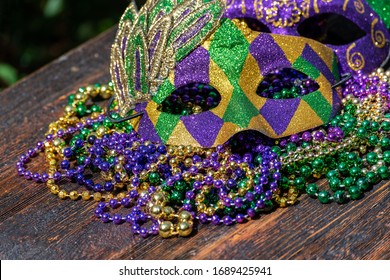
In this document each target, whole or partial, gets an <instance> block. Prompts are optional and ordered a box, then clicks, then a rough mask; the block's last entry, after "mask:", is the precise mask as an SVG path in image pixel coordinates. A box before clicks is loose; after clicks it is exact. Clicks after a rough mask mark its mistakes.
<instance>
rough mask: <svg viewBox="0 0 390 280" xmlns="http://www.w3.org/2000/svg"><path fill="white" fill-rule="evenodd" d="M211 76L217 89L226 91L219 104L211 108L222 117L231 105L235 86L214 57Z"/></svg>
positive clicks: (210, 69)
mask: <svg viewBox="0 0 390 280" xmlns="http://www.w3.org/2000/svg"><path fill="white" fill-rule="evenodd" d="M209 76H210V85H211V86H212V87H214V88H215V89H217V90H218V91H219V92H223V93H224V96H223V98H222V99H221V102H220V103H219V105H218V106H217V107H215V108H213V109H212V110H211V111H212V112H213V113H214V114H215V115H217V116H218V117H220V118H222V117H223V115H224V114H225V111H226V109H227V107H228V105H229V102H230V99H231V97H232V94H233V90H234V88H233V86H232V85H231V84H230V82H229V79H228V77H227V76H226V74H225V73H224V72H223V71H222V69H221V68H219V66H218V65H217V64H216V63H215V62H214V61H213V60H212V59H210V66H209Z"/></svg>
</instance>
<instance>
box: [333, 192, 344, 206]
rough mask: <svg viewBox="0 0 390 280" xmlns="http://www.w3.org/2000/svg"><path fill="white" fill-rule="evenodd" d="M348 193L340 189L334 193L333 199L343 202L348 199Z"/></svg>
mask: <svg viewBox="0 0 390 280" xmlns="http://www.w3.org/2000/svg"><path fill="white" fill-rule="evenodd" d="M346 198H347V197H346V194H345V191H343V190H338V191H336V192H335V193H334V194H333V200H334V201H335V202H337V203H339V204H342V203H344V202H345V201H346Z"/></svg>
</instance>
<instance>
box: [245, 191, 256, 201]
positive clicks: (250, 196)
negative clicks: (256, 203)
mask: <svg viewBox="0 0 390 280" xmlns="http://www.w3.org/2000/svg"><path fill="white" fill-rule="evenodd" d="M245 198H246V199H247V200H248V201H253V199H254V198H255V195H254V194H253V193H252V192H247V193H246V194H245Z"/></svg>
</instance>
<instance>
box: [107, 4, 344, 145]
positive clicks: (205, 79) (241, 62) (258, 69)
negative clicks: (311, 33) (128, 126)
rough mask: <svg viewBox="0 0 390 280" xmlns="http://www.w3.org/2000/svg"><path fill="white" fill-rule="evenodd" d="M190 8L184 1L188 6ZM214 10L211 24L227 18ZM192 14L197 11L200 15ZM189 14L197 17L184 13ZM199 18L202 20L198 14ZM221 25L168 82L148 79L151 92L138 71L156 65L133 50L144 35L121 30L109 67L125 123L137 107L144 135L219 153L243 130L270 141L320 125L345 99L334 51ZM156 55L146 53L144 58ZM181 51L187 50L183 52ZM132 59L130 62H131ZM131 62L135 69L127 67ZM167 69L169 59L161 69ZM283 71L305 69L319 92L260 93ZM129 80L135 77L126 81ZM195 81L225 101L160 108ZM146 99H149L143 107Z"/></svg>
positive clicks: (241, 26) (238, 24) (175, 64)
mask: <svg viewBox="0 0 390 280" xmlns="http://www.w3.org/2000/svg"><path fill="white" fill-rule="evenodd" d="M188 2H190V1H183V3H182V5H184V4H186V3H188ZM191 2H192V1H191ZM208 4H212V5H211V6H210V7H214V9H213V10H214V11H215V14H214V16H213V17H211V16H210V17H209V18H214V19H218V17H219V15H218V11H221V12H223V9H221V10H220V9H219V8H221V7H222V8H223V6H222V5H220V2H218V1H211V2H209V3H208ZM147 5H148V3H147ZM203 5H204V4H203ZM215 5H216V6H217V8H215ZM208 10H210V9H208ZM172 11H174V9H172ZM193 12H198V13H199V11H198V10H196V9H195V10H193ZM203 12H206V9H204V11H203ZM127 13H128V12H127ZM132 13H134V12H132ZM141 14H142V10H141ZM157 14H158V13H157ZM190 15H191V12H186V14H185V16H190ZM138 17H139V16H138ZM199 17H200V18H202V16H200V15H199V14H198V18H199ZM129 18H130V16H126V13H125V16H124V18H122V21H121V25H120V26H124V25H125V24H130V23H131V20H129ZM135 22H136V21H135ZM218 24H219V25H218V27H217V28H216V29H215V30H213V31H212V32H209V34H208V36H207V38H205V40H203V41H202V42H199V43H201V45H199V46H197V47H193V50H192V51H191V52H188V54H186V55H184V56H183V57H180V59H176V60H173V61H171V68H172V69H170V70H169V71H167V72H166V73H164V76H167V77H166V78H162V79H157V82H158V83H157V84H156V83H155V81H154V80H151V81H150V80H149V82H148V81H146V82H145V84H146V86H145V87H149V91H148V92H146V93H143V92H142V86H139V85H142V79H140V78H139V75H140V74H138V72H139V71H137V69H138V68H142V67H144V68H145V71H149V72H148V73H150V72H152V70H153V67H151V68H150V69H149V70H147V65H148V64H143V63H145V61H142V59H140V58H141V57H142V56H143V55H144V54H141V52H140V51H138V52H137V47H136V46H133V45H134V41H135V43H136V42H137V41H136V39H134V37H135V38H137V37H136V36H134V35H129V34H138V33H134V31H132V30H133V29H134V28H133V29H131V28H129V29H128V30H129V32H128V33H126V32H124V31H123V30H122V28H120V31H119V32H118V36H117V39H116V43H115V44H114V46H113V62H112V68H111V70H112V75H113V80H114V84H115V94H116V98H117V100H118V103H119V108H120V114H121V115H122V116H123V117H124V116H126V115H127V113H128V112H129V110H130V109H131V107H132V106H133V105H134V104H137V105H136V106H135V112H136V113H139V114H142V116H141V117H140V118H135V119H134V120H133V125H134V127H135V129H136V130H137V131H138V133H139V134H140V135H141V136H143V137H145V138H147V139H150V140H151V141H156V142H164V143H166V144H171V145H192V146H200V147H214V146H216V145H219V144H223V143H225V142H226V141H227V140H228V139H229V138H230V137H232V136H233V135H234V134H236V133H238V132H241V131H244V130H256V131H259V132H261V133H263V134H264V135H267V136H269V137H272V138H278V137H283V136H287V135H291V134H293V133H298V132H300V131H304V130H307V129H310V128H314V127H316V126H319V125H322V124H324V123H326V122H328V121H329V120H330V119H331V118H332V117H333V116H334V115H335V114H336V113H337V112H338V110H339V109H340V98H339V95H338V93H337V92H336V91H335V90H333V89H332V85H333V84H335V83H336V82H337V81H338V80H339V77H338V67H337V60H336V57H335V55H334V53H333V51H332V50H331V49H329V48H327V47H326V46H324V45H322V44H320V43H318V42H316V41H314V40H310V39H305V38H300V37H297V36H284V35H277V34H267V33H261V32H256V31H253V30H251V29H250V28H248V27H247V26H246V25H245V23H242V22H239V21H238V20H235V21H232V20H229V19H222V20H219V19H218ZM173 25H174V24H173ZM210 26H213V24H210ZM192 28H194V27H193V26H192V27H191V28H187V29H186V32H187V33H183V34H182V35H181V36H182V37H183V38H187V40H188V38H191V36H194V35H193V34H199V32H201V31H199V30H198V29H197V30H192ZM135 30H137V29H135ZM152 30H153V29H152ZM208 30H212V29H211V28H210V29H208ZM143 32H145V33H147V34H154V33H156V32H154V33H152V32H151V31H148V30H147V31H143ZM206 33H207V32H203V34H206ZM156 34H158V33H156ZM168 37H169V35H168ZM129 38H130V39H129ZM167 41H168V42H169V39H168V40H167ZM149 44H150V43H149ZM146 45H147V44H146ZM292 46H293V47H292ZM170 49H171V47H170V46H169V43H168V45H166V46H165V48H164V51H165V53H166V50H170ZM153 51H154V49H152V50H150V48H148V51H147V52H146V53H148V54H150V53H152V52H153ZM177 51H181V50H180V48H179V49H178V50H177ZM129 56H131V59H128V57H129ZM149 56H150V55H149ZM162 56H163V57H164V54H162ZM166 56H167V55H166ZM171 57H174V58H175V57H177V56H175V55H174V54H173V55H172V54H171V55H170V56H167V57H166V59H169V58H171ZM122 58H123V59H122ZM149 60H150V58H149ZM123 61H124V62H123ZM129 61H131V62H132V63H133V64H129ZM165 63H166V61H165V60H164V59H163V60H162V62H161V63H160V64H161V65H164V64H165ZM141 65H145V66H141ZM278 69H295V70H297V71H300V72H301V73H303V74H304V75H307V77H309V78H310V79H312V80H313V81H315V82H316V83H317V84H318V86H319V88H318V89H317V90H315V91H313V92H310V93H308V94H306V95H304V96H302V97H299V98H287V99H271V98H265V97H262V96H260V95H258V94H257V92H256V91H257V89H258V87H259V85H260V84H261V83H262V81H263V80H264V77H265V76H267V75H268V74H271V73H273V72H274V71H276V70H278ZM133 73H134V74H133ZM126 75H127V77H126ZM141 75H142V74H141ZM130 76H131V77H134V78H128V77H130ZM145 77H146V78H145V80H147V79H150V77H154V76H153V75H150V74H149V75H146V76H145ZM127 79H128V82H127ZM138 80H139V81H138ZM137 81H138V82H137ZM137 83H138V84H139V85H138V89H137V88H135V90H134V94H133V93H132V91H131V90H129V89H126V88H125V86H124V85H125V84H127V87H132V86H133V87H137ZM196 83H199V84H203V85H209V86H211V87H212V88H214V89H215V90H216V91H217V92H218V93H219V94H220V96H221V100H220V101H219V103H218V104H217V106H215V107H214V108H211V109H210V110H208V111H204V112H200V113H197V114H192V115H180V114H173V113H169V112H164V110H161V103H163V102H164V100H166V98H167V97H169V96H170V95H171V94H172V93H174V92H175V91H176V90H178V89H181V88H183V87H188V86H191V85H193V84H196ZM151 89H152V90H151ZM153 89H155V91H153ZM126 90H127V91H128V93H127V92H126ZM145 97H148V98H151V100H150V101H148V102H142V101H143V98H145ZM129 100H130V102H129ZM132 113H134V112H132Z"/></svg>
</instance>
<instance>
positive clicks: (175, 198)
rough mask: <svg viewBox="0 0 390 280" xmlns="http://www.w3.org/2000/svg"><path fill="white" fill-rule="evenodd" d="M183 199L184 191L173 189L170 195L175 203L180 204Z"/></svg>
mask: <svg viewBox="0 0 390 280" xmlns="http://www.w3.org/2000/svg"><path fill="white" fill-rule="evenodd" d="M182 199H183V196H182V193H181V192H179V191H172V193H171V195H170V196H169V200H170V201H171V202H173V203H174V204H179V203H180V202H181V200H182Z"/></svg>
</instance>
